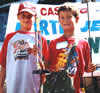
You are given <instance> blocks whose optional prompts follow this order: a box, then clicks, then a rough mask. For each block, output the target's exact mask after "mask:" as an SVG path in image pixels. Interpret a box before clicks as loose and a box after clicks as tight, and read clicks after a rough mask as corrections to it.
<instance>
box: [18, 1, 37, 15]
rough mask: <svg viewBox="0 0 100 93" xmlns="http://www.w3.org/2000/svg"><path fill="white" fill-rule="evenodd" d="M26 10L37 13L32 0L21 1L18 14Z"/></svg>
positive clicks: (33, 13)
mask: <svg viewBox="0 0 100 93" xmlns="http://www.w3.org/2000/svg"><path fill="white" fill-rule="evenodd" d="M24 11H26V12H28V13H30V14H32V15H36V7H34V6H33V3H32V2H22V3H20V5H19V8H18V13H17V14H20V13H21V12H24Z"/></svg>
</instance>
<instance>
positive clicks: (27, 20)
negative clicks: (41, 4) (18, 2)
mask: <svg viewBox="0 0 100 93" xmlns="http://www.w3.org/2000/svg"><path fill="white" fill-rule="evenodd" d="M18 19H19V21H20V24H21V29H22V30H25V31H29V30H31V27H32V25H33V15H32V14H30V13H28V12H22V13H20V14H19V15H18Z"/></svg>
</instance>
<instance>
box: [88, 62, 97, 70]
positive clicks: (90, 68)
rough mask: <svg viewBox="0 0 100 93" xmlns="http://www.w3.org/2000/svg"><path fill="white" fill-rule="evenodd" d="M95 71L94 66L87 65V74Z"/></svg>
mask: <svg viewBox="0 0 100 93" xmlns="http://www.w3.org/2000/svg"><path fill="white" fill-rule="evenodd" d="M95 70H96V65H95V64H91V63H90V64H89V65H88V72H93V71H95Z"/></svg>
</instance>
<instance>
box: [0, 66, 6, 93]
mask: <svg viewBox="0 0 100 93" xmlns="http://www.w3.org/2000/svg"><path fill="white" fill-rule="evenodd" d="M5 74H6V71H5V68H4V67H0V93H3V86H4V82H5Z"/></svg>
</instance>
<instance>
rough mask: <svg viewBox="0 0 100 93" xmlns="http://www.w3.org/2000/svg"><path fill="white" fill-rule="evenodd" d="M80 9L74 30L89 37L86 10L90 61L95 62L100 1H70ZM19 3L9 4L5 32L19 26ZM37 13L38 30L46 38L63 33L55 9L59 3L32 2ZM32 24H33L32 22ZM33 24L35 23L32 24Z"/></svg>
mask: <svg viewBox="0 0 100 93" xmlns="http://www.w3.org/2000/svg"><path fill="white" fill-rule="evenodd" d="M72 4H74V5H75V6H77V7H78V8H79V9H80V20H79V24H78V26H79V29H78V30H77V31H76V32H77V33H76V34H77V35H78V36H81V38H86V40H88V38H89V30H88V14H87V13H88V11H87V10H89V23H90V39H91V49H92V61H93V63H95V64H98V63H99V60H100V2H98V3H97V2H89V4H88V6H89V7H88V8H87V4H86V3H72ZM18 6H19V3H13V4H11V7H10V11H9V16H8V24H7V30H6V34H8V33H10V32H14V31H16V30H18V29H19V28H20V23H19V21H18V20H17V16H16V15H17V10H18ZM34 6H35V7H36V9H37V15H38V16H39V17H41V21H40V30H41V31H42V34H43V36H44V37H45V38H46V39H47V40H51V39H55V38H57V37H59V36H60V35H62V34H63V30H62V28H61V26H60V24H59V22H58V16H57V9H58V7H59V5H46V4H45V5H44V4H34ZM33 25H34V24H33ZM34 26H35V25H34ZM33 30H35V28H33Z"/></svg>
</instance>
